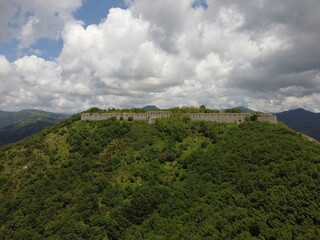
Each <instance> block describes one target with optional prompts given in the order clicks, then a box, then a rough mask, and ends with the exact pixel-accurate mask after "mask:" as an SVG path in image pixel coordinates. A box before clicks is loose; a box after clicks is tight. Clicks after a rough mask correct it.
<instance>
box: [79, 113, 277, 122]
mask: <svg viewBox="0 0 320 240" xmlns="http://www.w3.org/2000/svg"><path fill="white" fill-rule="evenodd" d="M171 115H172V112H170V111H163V112H160V111H158V112H157V111H151V112H147V113H83V114H82V115H81V120H107V119H109V118H111V117H115V118H116V119H117V120H120V119H123V120H128V118H129V117H132V118H133V120H148V122H149V123H154V122H155V121H154V119H156V118H162V117H170V116H171ZM184 115H185V116H189V117H190V119H191V120H204V121H211V122H221V123H236V124H240V123H242V122H245V121H246V120H247V119H246V118H250V117H251V116H252V114H251V113H185V114H184ZM257 120H258V121H260V122H264V121H267V122H271V123H277V122H278V121H277V117H276V116H275V115H273V114H260V115H259V116H258V119H257Z"/></svg>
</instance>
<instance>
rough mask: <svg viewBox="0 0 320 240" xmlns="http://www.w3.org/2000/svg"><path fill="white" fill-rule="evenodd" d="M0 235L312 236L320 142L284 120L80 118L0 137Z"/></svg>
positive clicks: (319, 208)
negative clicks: (1, 141)
mask: <svg viewBox="0 0 320 240" xmlns="http://www.w3.org/2000/svg"><path fill="white" fill-rule="evenodd" d="M0 171H1V173H0V183H1V193H0V239H17V240H21V239H39V240H40V239H137V240H140V239H150V240H151V239H152V240H153V239H201V240H202V239H269V240H271V239H318V238H319V236H320V227H319V226H320V201H319V199H320V147H319V144H318V143H315V142H309V141H307V140H305V139H304V138H302V137H301V136H300V135H298V134H297V133H296V132H293V131H291V130H290V129H288V128H287V127H286V126H284V125H281V124H280V125H278V124H271V123H267V122H265V123H262V122H246V123H242V124H240V125H234V124H222V123H214V122H204V121H189V120H188V119H179V118H173V117H172V118H163V119H160V120H157V121H156V123H155V124H152V125H149V124H147V123H146V122H144V121H131V122H126V121H116V120H114V119H109V120H106V121H80V115H79V114H78V115H75V116H73V117H71V118H69V119H67V120H64V121H62V122H60V123H59V124H57V125H55V126H53V127H48V128H46V129H44V130H43V131H41V132H40V133H38V134H36V135H33V136H31V137H28V138H26V139H24V140H22V141H20V142H18V143H15V144H11V145H6V146H3V147H1V148H0Z"/></svg>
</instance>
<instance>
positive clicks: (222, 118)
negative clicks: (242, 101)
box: [186, 113, 251, 124]
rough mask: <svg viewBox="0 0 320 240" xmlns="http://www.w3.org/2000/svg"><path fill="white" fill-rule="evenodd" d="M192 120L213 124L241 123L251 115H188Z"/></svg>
mask: <svg viewBox="0 0 320 240" xmlns="http://www.w3.org/2000/svg"><path fill="white" fill-rule="evenodd" d="M186 115H188V116H189V117H190V119H191V120H204V121H211V122H226V123H237V124H239V123H241V122H244V121H245V120H246V117H250V116H251V114H250V113H186Z"/></svg>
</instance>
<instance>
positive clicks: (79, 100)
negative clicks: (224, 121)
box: [0, 0, 320, 111]
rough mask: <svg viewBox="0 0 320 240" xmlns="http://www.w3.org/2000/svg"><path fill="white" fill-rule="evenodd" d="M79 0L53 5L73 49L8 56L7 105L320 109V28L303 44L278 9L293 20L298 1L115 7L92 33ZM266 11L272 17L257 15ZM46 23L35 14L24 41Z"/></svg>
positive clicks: (139, 2) (2, 73)
mask: <svg viewBox="0 0 320 240" xmlns="http://www.w3.org/2000/svg"><path fill="white" fill-rule="evenodd" d="M71 2H73V5H72V4H71V5H69V6H68V5H67V6H60V1H58V4H57V5H55V4H53V2H52V1H48V3H47V4H49V3H50V4H53V5H52V7H53V8H55V9H60V10H61V11H62V12H64V13H65V17H63V18H62V19H63V21H60V23H59V24H57V25H56V26H59V27H57V28H56V29H57V31H56V33H57V34H58V35H60V32H59V29H60V28H61V26H64V27H63V31H62V32H61V37H62V40H63V43H64V46H63V49H62V52H61V53H60V56H59V57H58V58H57V59H55V60H54V61H46V60H44V59H42V58H39V57H35V56H29V57H23V58H20V59H18V60H16V61H15V62H13V63H9V62H8V61H7V60H6V59H5V58H4V57H2V58H1V57H0V69H1V70H0V80H1V84H2V86H3V89H4V90H2V91H5V94H2V96H1V99H2V101H1V102H0V109H1V108H2V109H8V108H26V107H41V108H43V109H46V110H52V111H80V110H84V109H86V108H89V107H92V106H99V107H103V108H108V107H113V106H115V107H133V106H135V107H141V106H143V105H146V104H154V105H157V106H159V107H170V106H185V105H193V106H199V105H201V104H205V105H207V106H208V107H211V108H226V107H235V106H237V105H247V106H249V107H252V108H253V109H257V110H263V111H280V110H284V109H288V108H291V107H299V106H302V107H305V108H306V109H309V110H313V111H320V109H319V99H320V98H319V94H320V87H319V86H320V84H319V83H320V78H319V72H320V69H319V68H320V63H319V60H318V59H320V58H319V55H320V54H319V53H320V49H319V48H318V47H316V46H315V47H313V48H312V47H311V48H310V46H312V42H313V39H315V38H316V37H315V36H314V34H315V35H316V36H318V34H317V33H314V32H313V30H314V28H315V26H314V24H313V23H312V21H310V24H309V25H308V22H306V23H304V25H307V26H310V29H311V30H312V31H311V30H310V31H307V30H306V29H305V28H304V30H305V32H304V34H305V36H309V37H306V38H305V39H303V38H301V36H300V35H299V34H298V33H296V32H294V31H293V25H292V24H291V23H290V22H289V21H286V19H279V17H280V16H282V15H281V14H279V13H278V12H277V11H280V12H282V13H283V14H285V10H286V9H287V8H289V7H293V5H295V4H296V3H289V1H288V2H287V1H285V0H283V6H284V10H281V9H280V10H279V9H278V10H277V11H276V12H270V11H269V9H266V7H267V6H268V7H270V4H269V3H267V2H266V1H264V0H262V1H259V2H260V4H256V3H248V2H246V1H239V2H238V1H232V0H230V1H220V0H208V1H207V3H208V8H207V9H203V8H202V7H197V8H192V7H191V5H192V2H193V1H191V0H190V1H189V0H178V1H175V2H174V4H173V2H172V1H171V0H170V1H169V0H155V1H149V0H136V1H133V2H131V5H130V8H129V9H127V10H123V9H111V10H110V12H109V14H108V16H107V18H106V19H104V20H103V21H102V22H101V23H100V24H97V25H90V26H88V27H86V28H84V26H83V24H82V23H81V22H79V21H76V20H75V19H73V17H72V15H71V13H72V11H73V10H72V9H76V8H77V6H78V5H77V3H78V4H80V3H81V2H79V1H71ZM31 3H32V4H34V5H37V8H34V10H33V11H34V12H37V11H38V10H39V9H42V8H43V7H44V6H48V5H44V4H45V3H43V2H41V4H40V3H38V2H37V1H35V0H34V1H31ZM257 3H258V1H257ZM38 4H40V5H38ZM241 4H243V6H242V5H241ZM314 4H316V2H315V3H314ZM244 6H246V8H245V7H244ZM261 9H262V10H263V11H265V15H261V16H260V15H259V16H258V15H256V11H260V12H261V11H262V10H261ZM295 9H296V8H295ZM296 10H297V11H299V9H296ZM50 11H51V10H50ZM61 11H60V12H61ZM301 11H302V10H301ZM310 11H311V10H310ZM53 12H54V11H53ZM303 12H304V13H305V10H303ZM298 13H300V12H298ZM274 15H276V16H275V17H274V20H273V19H272V16H274ZM41 17H42V15H41V14H38V15H37V14H35V15H33V16H32V17H28V21H27V22H25V24H24V25H23V26H24V28H25V29H26V30H25V31H26V34H25V35H23V37H22V38H21V45H26V46H27V45H28V44H30V43H31V42H33V41H35V39H33V35H30V34H29V33H31V32H32V31H34V32H36V33H37V34H36V38H37V37H41V36H44V35H45V31H44V32H43V35H41V34H42V30H41V29H42V27H44V26H48V25H47V24H49V23H45V24H43V26H42V27H38V26H37V24H40V23H41V24H42V20H41V21H39V22H38V21H37V20H36V19H41ZM261 18H262V19H261ZM314 18H315V19H316V20H318V21H319V20H320V19H319V17H316V15H313V18H312V19H314ZM32 19H33V20H32ZM50 19H51V18H49V20H50ZM254 19H256V20H257V21H256V24H257V25H255V24H254ZM272 20H273V21H272ZM50 21H51V20H50ZM50 21H49V22H50ZM301 21H302V20H301ZM299 23H300V22H299ZM28 24H29V25H28ZM257 26H259V27H257ZM22 28H23V27H22ZM293 33H294V34H293ZM21 34H22V33H21ZM21 36H22V35H21ZM29 36H30V38H29ZM50 36H51V37H55V36H56V35H55V34H53V35H50ZM22 39H24V40H22ZM298 43H299V44H298ZM307 53H308V54H307ZM298 56H299V57H298ZM6 79H11V81H12V82H13V83H14V84H16V87H15V88H13V87H12V86H13V84H11V83H7V82H6ZM6 89H7V90H6Z"/></svg>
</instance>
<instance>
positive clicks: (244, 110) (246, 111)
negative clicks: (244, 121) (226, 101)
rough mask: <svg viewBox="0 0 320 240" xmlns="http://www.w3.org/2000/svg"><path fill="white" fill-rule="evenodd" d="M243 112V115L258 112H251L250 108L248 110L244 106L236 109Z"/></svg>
mask: <svg viewBox="0 0 320 240" xmlns="http://www.w3.org/2000/svg"><path fill="white" fill-rule="evenodd" d="M235 108H238V109H240V110H241V112H243V113H255V112H256V111H253V110H251V109H250V108H246V107H244V106H239V107H235Z"/></svg>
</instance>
